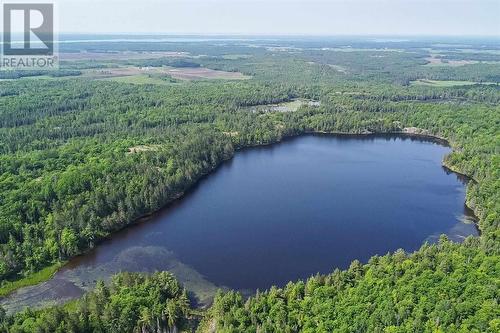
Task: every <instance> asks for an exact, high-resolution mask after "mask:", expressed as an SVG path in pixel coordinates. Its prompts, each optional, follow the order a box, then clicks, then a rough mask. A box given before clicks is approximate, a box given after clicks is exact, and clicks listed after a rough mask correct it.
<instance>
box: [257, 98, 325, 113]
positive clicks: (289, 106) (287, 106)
mask: <svg viewBox="0 0 500 333" xmlns="http://www.w3.org/2000/svg"><path fill="white" fill-rule="evenodd" d="M306 105H307V106H320V105H321V102H319V101H313V100H309V99H295V100H291V101H289V102H282V103H276V104H266V105H257V106H252V107H250V111H252V112H296V111H298V110H299V109H300V107H302V106H306Z"/></svg>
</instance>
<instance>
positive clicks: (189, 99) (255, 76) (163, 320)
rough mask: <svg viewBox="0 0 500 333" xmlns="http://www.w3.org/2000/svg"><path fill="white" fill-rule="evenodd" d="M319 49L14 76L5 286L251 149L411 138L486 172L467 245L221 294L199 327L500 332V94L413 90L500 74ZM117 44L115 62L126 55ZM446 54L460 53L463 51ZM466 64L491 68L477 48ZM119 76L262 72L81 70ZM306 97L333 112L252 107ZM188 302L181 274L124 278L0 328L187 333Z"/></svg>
mask: <svg viewBox="0 0 500 333" xmlns="http://www.w3.org/2000/svg"><path fill="white" fill-rule="evenodd" d="M304 43H305V42H304ZM315 43H316V42H314V43H313V42H311V44H307V43H306V44H307V45H302V44H300V43H299V42H296V43H295V44H294V45H295V46H297V45H301V47H303V49H299V51H297V49H292V50H291V51H283V50H279V51H275V50H273V48H272V47H276V46H275V45H272V47H271V46H269V45H263V46H262V47H246V46H243V45H231V46H227V45H226V46H219V47H218V46H214V45H204V44H201V45H200V44H196V43H194V44H182V45H177V46H176V47H173V46H172V45H170V44H169V45H154V47H152V46H151V45H149V46H147V45H143V43H138V44H135V45H134V48H135V49H134V50H136V51H144V50H143V48H146V49H147V50H148V51H187V52H191V54H195V55H200V54H203V55H206V56H204V57H190V58H186V59H183V58H178V59H177V58H174V59H171V58H160V59H143V60H125V61H121V60H116V61H111V60H110V61H101V62H96V61H75V62H63V64H62V70H61V72H58V73H57V74H56V73H53V74H52V75H51V77H48V78H45V79H34V78H29V77H24V78H20V77H21V76H39V75H42V74H46V73H38V72H36V73H31V72H28V73H25V74H26V75H21V74H20V73H9V74H3V78H10V79H14V80H7V81H0V188H1V191H0V281H2V284H3V285H7V284H8V283H9V281H16V280H19V279H21V278H23V277H29V276H30V275H31V274H33V273H35V272H37V271H40V270H41V269H43V268H45V267H47V266H50V265H53V264H55V263H58V262H61V261H64V260H66V259H68V258H71V257H73V256H75V255H77V254H80V253H83V252H85V251H87V250H88V249H90V248H93V247H94V246H97V245H98V243H99V242H100V241H101V240H102V239H104V238H105V237H107V236H109V235H110V234H111V233H113V232H114V231H117V230H119V229H122V228H123V227H125V226H126V225H128V224H130V223H133V222H134V221H136V220H137V219H138V218H140V217H142V216H144V215H147V214H149V213H152V212H154V211H156V210H158V209H159V208H161V207H162V206H164V205H165V204H166V203H168V202H170V201H172V200H174V199H175V198H178V197H179V196H180V195H182V193H183V192H185V191H186V190H187V189H188V188H190V187H191V186H192V185H193V184H194V183H195V182H196V181H197V180H198V179H200V177H202V176H203V175H205V174H208V173H210V172H211V171H213V170H214V169H215V168H216V167H217V166H218V165H219V164H220V163H221V162H222V161H224V160H227V159H230V158H231V157H232V156H233V155H234V154H235V151H237V150H238V149H241V148H243V147H247V146H252V145H262V144H268V143H274V142H278V141H280V140H281V139H283V138H284V137H287V136H294V135H300V134H303V133H307V132H327V133H354V134H369V133H387V132H404V131H405V129H406V128H409V127H415V128H418V129H420V130H418V131H419V132H420V133H421V134H425V135H432V136H438V137H442V138H446V139H447V140H448V141H449V142H450V144H451V146H452V147H453V149H454V151H453V153H452V154H450V155H449V156H447V157H446V159H445V164H446V165H447V166H448V167H449V168H451V169H452V170H455V171H458V172H460V173H463V174H466V175H468V176H469V177H470V178H472V181H471V182H470V183H469V186H468V190H467V204H468V206H470V207H471V208H472V209H473V210H474V212H475V214H476V215H477V217H478V218H479V228H480V230H481V236H480V237H478V238H473V239H468V240H467V241H465V242H464V243H463V244H454V243H451V242H448V241H446V240H444V239H443V240H441V241H440V243H439V244H436V245H424V246H423V247H422V249H421V250H420V251H417V252H416V253H413V254H405V253H403V252H401V251H398V252H396V253H394V254H392V255H386V256H380V257H378V256H376V257H373V258H372V259H371V260H370V262H369V263H367V264H366V265H362V264H360V263H359V262H354V263H353V264H352V265H351V267H350V268H349V269H348V270H346V271H335V272H333V273H332V274H329V275H326V276H315V277H312V278H311V279H309V280H307V281H305V282H300V281H299V282H295V283H290V284H289V285H287V286H286V287H285V288H282V289H278V288H274V287H273V288H272V289H270V290H269V291H266V292H262V293H258V294H257V295H255V296H253V297H251V298H250V299H249V300H247V301H245V300H244V299H243V298H242V296H241V295H239V294H238V293H236V292H229V293H226V294H222V293H221V294H220V295H218V296H217V297H216V299H215V301H214V305H213V307H212V308H211V309H209V310H208V311H207V313H206V318H204V320H203V322H202V325H201V326H200V330H201V331H213V330H214V329H216V330H217V331H222V332H255V331H260V332H298V331H305V332H331V331H336V330H337V331H339V332H364V331H369V332H407V331H415V332H424V331H426V332H434V331H437V332H439V331H451V332H453V331H456V332H495V331H498V330H499V329H500V321H499V320H498V317H499V314H500V313H498V298H499V292H498V288H499V279H500V260H499V255H500V246H499V241H500V240H499V237H500V231H499V224H500V155H499V151H498V149H499V147H500V106H499V105H500V104H499V102H500V87H499V86H498V84H496V85H495V84H490V85H480V84H472V85H457V86H454V87H436V86H416V85H415V86H414V85H411V84H410V82H411V81H414V80H417V79H434V80H457V81H471V82H493V83H494V82H496V83H498V82H499V81H500V66H498V64H497V63H473V64H466V65H463V66H454V67H452V66H450V67H443V66H440V67H432V66H427V62H428V61H426V60H425V59H426V57H427V56H428V54H427V53H425V52H424V51H423V49H421V48H419V47H421V46H422V45H411V46H406V47H408V48H409V49H410V50H412V51H411V52H410V51H408V52H391V51H387V50H384V51H380V50H377V51H373V50H371V48H370V47H373V46H372V45H368V46H366V45H365V47H366V48H367V49H366V50H359V51H355V50H354V51H350V52H345V51H339V50H336V49H332V50H329V49H316V48H315V46H316V44H315ZM332 43H333V42H332ZM115 44H119V43H115ZM68 47H74V46H68ZM86 47H88V48H90V47H92V46H91V45H86ZM98 47H101V45H95V46H94V48H98ZM113 47H114V48H115V49H113V52H119V51H121V50H120V49H119V48H121V47H123V48H127V47H130V45H128V44H124V45H121V46H119V45H114V46H113ZM287 47H290V46H287ZM331 47H333V48H334V47H339V45H336V44H335V45H332V46H331ZM116 48H118V49H116ZM415 50H418V51H415ZM66 51H67V52H68V51H74V50H66ZM87 51H89V50H87ZM91 51H95V52H97V51H99V50H96V49H91ZM440 52H441V53H443V54H444V55H445V56H446V57H448V58H449V59H462V58H463V57H464V55H463V54H461V56H462V57H459V56H458V55H457V53H456V52H454V51H450V50H441V51H440ZM231 54H233V55H236V56H234V57H229V56H228V55H231ZM241 54H244V55H245V56H244V57H242V56H238V55H241ZM491 57H493V56H491ZM491 57H490V58H488V61H491V60H492V59H491ZM467 59H469V60H477V61H481V60H482V59H481V58H480V56H479V55H478V54H476V53H470V56H469V58H467ZM495 59H496V58H495ZM497 60H498V59H497ZM116 66H152V67H162V66H170V67H178V68H198V67H208V68H212V69H218V70H225V71H231V72H236V71H237V72H241V73H244V74H246V75H248V76H251V77H252V78H251V79H249V80H243V81H236V80H235V81H231V80H195V81H182V82H177V81H175V82H172V83H171V84H166V85H155V84H144V85H138V84H126V83H120V82H114V81H113V80H96V79H93V78H92V77H88V76H85V75H83V73H84V72H85V70H88V69H90V68H105V67H116ZM15 78H17V79H15ZM296 98H304V99H311V100H315V101H320V102H321V103H320V105H316V106H307V105H304V106H302V107H301V108H300V109H299V110H298V111H295V112H264V111H262V112H260V111H259V112H253V111H251V108H250V107H252V106H256V105H264V104H270V103H278V102H283V101H290V100H293V99H296ZM169 304H175V310H173V309H171V310H165V309H166V308H168V307H169V306H170V307H174V305H169ZM188 307H189V306H188V302H187V299H186V297H185V293H184V292H183V290H182V287H180V286H179V285H178V283H177V282H175V280H174V279H173V278H172V277H171V276H170V275H168V274H166V273H158V274H155V275H153V276H151V277H146V276H143V275H137V274H123V275H119V276H117V277H115V279H114V280H113V282H112V283H111V285H110V286H109V287H106V286H104V285H102V284H99V285H98V287H97V288H96V290H95V291H94V292H91V293H90V294H88V295H86V296H85V297H84V298H82V299H81V300H79V301H77V302H76V303H70V304H68V305H67V306H65V307H54V308H50V309H46V310H41V311H34V310H27V311H26V312H23V313H20V314H17V315H14V316H7V315H6V314H4V313H3V312H2V311H0V322H2V325H3V326H2V327H3V330H5V331H10V332H32V331H40V332H56V331H60V332H68V331H73V332H87V331H95V332H117V331H123V332H132V331H137V330H139V331H142V332H153V331H156V329H157V328H158V329H160V330H163V329H165V330H166V329H171V328H172V327H173V325H174V324H175V325H179V327H180V326H182V325H187V326H186V327H190V325H192V320H187V319H188V318H191V317H193V311H188ZM165 311H174V312H175V316H174V315H171V314H169V315H167V316H166V315H165ZM195 312H196V311H195ZM195 317H196V316H195Z"/></svg>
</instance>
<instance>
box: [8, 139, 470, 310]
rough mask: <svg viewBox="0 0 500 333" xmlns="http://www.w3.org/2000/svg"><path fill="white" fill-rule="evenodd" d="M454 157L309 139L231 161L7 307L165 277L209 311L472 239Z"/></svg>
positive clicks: (404, 146)
mask: <svg viewBox="0 0 500 333" xmlns="http://www.w3.org/2000/svg"><path fill="white" fill-rule="evenodd" d="M449 151H450V149H449V148H447V147H444V146H442V145H440V144H437V143H435V142H430V141H422V140H416V139H410V138H402V137H390V136H385V137H342V136H304V137H299V138H294V139H290V140H286V141H284V142H282V143H280V144H277V145H273V146H268V147H261V148H252V149H247V150H244V151H241V152H238V153H237V154H236V156H235V158H234V159H233V160H231V161H229V162H227V163H225V164H223V165H222V166H221V167H220V168H219V169H218V170H217V171H216V172H215V173H213V174H212V175H209V176H208V177H206V178H204V179H203V180H202V181H201V182H200V183H199V184H198V185H197V186H196V187H195V188H194V189H193V190H192V191H190V192H189V193H188V194H186V196H185V197H183V198H182V199H181V200H179V201H177V202H175V203H174V204H172V205H170V206H169V207H167V208H166V209H164V210H163V211H162V212H160V213H158V214H156V216H154V217H153V218H152V219H151V220H150V221H148V222H144V223H141V224H138V225H135V226H133V227H130V228H128V229H126V230H123V231H122V232H119V233H118V234H116V235H115V236H113V238H112V239H110V240H108V241H106V242H104V243H103V244H101V245H99V246H98V247H97V248H96V249H95V250H93V251H92V252H90V253H89V254H87V255H85V256H82V257H79V258H76V259H75V260H73V261H72V262H70V264H69V265H68V266H67V267H66V268H65V269H63V270H62V271H60V272H59V273H58V274H57V275H56V277H55V278H54V279H53V280H51V281H49V282H47V283H45V284H41V285H39V286H35V287H30V288H31V289H30V288H25V289H24V290H21V291H19V292H17V293H15V294H13V295H12V296H11V297H10V302H11V304H14V306H22V304H24V303H26V300H29V301H30V302H32V303H37V302H42V301H47V300H50V299H57V300H59V299H65V298H71V297H74V296H78V295H79V294H81V292H82V290H83V289H88V288H89V287H91V286H92V285H93V284H94V283H95V280H96V279H99V278H107V277H109V276H110V275H111V274H113V273H116V272H118V271H121V270H123V271H126V270H135V271H154V270H171V271H173V272H174V274H176V275H177V276H178V277H179V279H180V280H181V281H182V282H183V283H184V284H185V285H186V286H187V287H188V288H189V289H190V290H192V291H194V293H195V294H196V295H197V296H198V298H199V299H200V300H206V299H209V298H210V296H211V295H212V294H213V292H214V291H215V289H216V288H217V287H229V288H234V289H239V290H244V291H253V290H255V289H257V288H260V289H265V288H268V287H270V286H271V285H273V284H278V285H284V284H285V283H286V282H288V281H290V280H296V279H301V278H307V277H308V276H310V275H313V274H315V273H317V272H320V273H328V272H331V271H333V269H334V268H337V267H338V268H346V267H348V266H349V263H350V262H351V261H352V260H354V259H359V260H361V261H367V260H368V259H369V258H370V257H371V256H373V255H375V254H379V255H383V254H385V253H387V252H388V251H394V250H396V249H398V248H403V249H405V250H406V251H413V250H416V249H418V248H419V247H420V246H421V245H422V244H423V243H424V242H425V241H435V240H436V239H437V238H438V237H439V235H440V234H443V233H444V234H448V235H449V237H450V238H452V239H454V240H461V239H463V237H465V236H467V235H476V234H477V231H476V228H475V226H474V225H473V224H471V223H464V221H465V222H470V221H468V220H470V216H469V217H468V215H469V213H468V212H467V209H466V208H465V206H464V200H465V187H464V182H463V180H462V179H460V177H458V176H457V175H456V174H454V173H450V172H448V171H447V170H446V169H444V168H443V167H442V166H441V164H442V159H443V157H444V156H445V155H446V154H447V153H449ZM16 295H17V296H16ZM40 295H42V297H41V296H40ZM16 297H17V298H16ZM7 302H9V299H7Z"/></svg>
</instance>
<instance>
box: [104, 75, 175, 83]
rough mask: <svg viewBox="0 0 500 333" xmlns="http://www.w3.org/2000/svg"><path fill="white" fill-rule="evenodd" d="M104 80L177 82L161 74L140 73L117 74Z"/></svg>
mask: <svg viewBox="0 0 500 333" xmlns="http://www.w3.org/2000/svg"><path fill="white" fill-rule="evenodd" d="M103 80H109V81H116V82H121V83H131V84H160V85H168V84H172V83H175V81H173V80H168V79H163V78H161V77H160V76H152V75H148V74H139V75H131V76H116V77H110V78H105V79H103Z"/></svg>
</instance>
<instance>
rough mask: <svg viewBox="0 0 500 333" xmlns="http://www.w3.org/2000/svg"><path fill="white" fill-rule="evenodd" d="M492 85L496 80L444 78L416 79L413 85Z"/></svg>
mask: <svg viewBox="0 0 500 333" xmlns="http://www.w3.org/2000/svg"><path fill="white" fill-rule="evenodd" d="M476 84H479V85H491V84H496V83H495V82H473V81H453V80H450V81H444V80H423V79H422V80H416V81H412V82H411V85H415V86H433V87H458V86H473V85H476Z"/></svg>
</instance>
